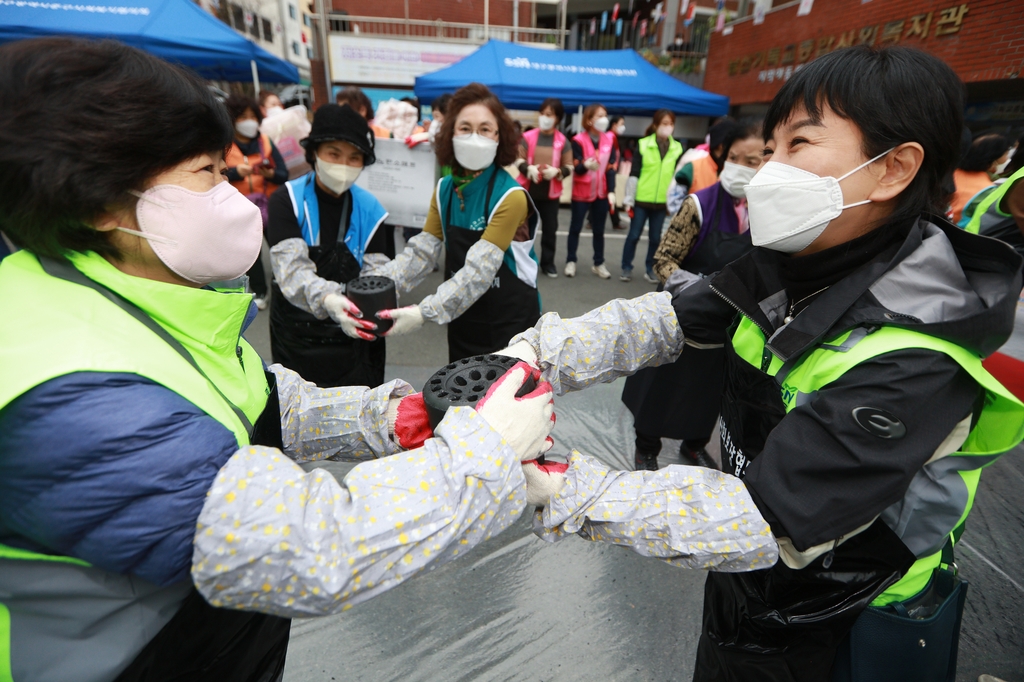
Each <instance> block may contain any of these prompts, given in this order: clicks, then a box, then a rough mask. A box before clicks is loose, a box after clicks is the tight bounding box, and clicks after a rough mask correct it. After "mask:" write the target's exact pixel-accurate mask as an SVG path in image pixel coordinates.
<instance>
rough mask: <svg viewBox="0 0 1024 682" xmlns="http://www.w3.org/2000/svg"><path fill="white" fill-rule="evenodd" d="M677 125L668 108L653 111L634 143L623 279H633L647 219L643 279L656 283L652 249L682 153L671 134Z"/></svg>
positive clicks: (626, 200) (626, 201)
mask: <svg viewBox="0 0 1024 682" xmlns="http://www.w3.org/2000/svg"><path fill="white" fill-rule="evenodd" d="M675 127H676V115H675V114H673V113H672V112H671V111H669V110H668V109H659V110H658V111H656V112H654V120H653V121H652V122H651V125H650V126H649V127H648V128H647V136H646V137H644V138H642V139H641V140H640V142H639V143H637V155H638V156H639V157H640V158H639V159H637V160H636V161H635V163H633V167H632V169H631V170H630V173H629V180H628V181H627V182H626V195H625V197H624V198H623V200H622V206H623V207H624V208H626V209H628V211H629V215H630V224H629V235H628V236H627V237H626V245H625V246H624V247H623V249H622V275H621V276H620V277H619V279H620V280H622V281H623V282H628V281H630V280H631V279H633V256H634V254H635V253H636V245H637V242H639V241H640V235H641V234H643V231H644V224H645V223H646V222H648V221H650V224H651V229H650V232H649V238H648V245H647V258H646V260H645V261H644V265H645V271H644V279H645V280H646V281H648V282H650V283H651V284H657V283H658V280H657V278H656V277H655V276H654V271H653V269H652V268H653V267H654V252H655V251H657V250H658V243H659V242H660V241H661V228H662V225H663V224H664V223H665V213H666V208H665V201H666V200H667V198H668V186H669V183H671V182H672V174H673V173H674V172H675V169H676V162H677V161H679V157H681V156H682V155H683V145H681V144H679V142H678V141H677V140H675V139H674V138H673V137H672V132H673V131H674V130H675Z"/></svg>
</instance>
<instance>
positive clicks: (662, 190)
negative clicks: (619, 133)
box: [636, 135, 683, 204]
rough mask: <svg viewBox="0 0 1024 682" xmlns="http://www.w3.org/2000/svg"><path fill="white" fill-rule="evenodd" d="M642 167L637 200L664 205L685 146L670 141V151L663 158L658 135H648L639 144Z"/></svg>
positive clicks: (672, 140)
mask: <svg viewBox="0 0 1024 682" xmlns="http://www.w3.org/2000/svg"><path fill="white" fill-rule="evenodd" d="M638 145H639V149H638V151H639V152H640V162H641V163H642V164H643V166H641V171H640V177H639V179H638V180H637V185H636V200H637V201H639V202H642V203H646V204H664V203H665V201H666V200H667V199H668V186H669V183H671V182H672V178H673V176H674V175H675V172H676V162H677V161H679V157H680V156H682V155H683V145H681V144H679V143H678V142H677V141H676V140H674V139H670V140H669V143H668V151H667V152H665V157H664V158H662V156H661V151H659V150H658V138H657V136H656V135H648V136H647V137H645V138H643V139H641V140H640V142H639V143H638Z"/></svg>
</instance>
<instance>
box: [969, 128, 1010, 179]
mask: <svg viewBox="0 0 1024 682" xmlns="http://www.w3.org/2000/svg"><path fill="white" fill-rule="evenodd" d="M1008 151H1010V140H1009V139H1007V138H1005V137H1003V136H1002V135H999V134H997V133H989V134H988V135H981V136H980V137H978V138H977V139H976V140H974V141H973V142H971V146H970V149H968V150H967V153H966V154H964V156H963V159H961V161H960V168H961V169H962V170H965V171H974V172H979V171H987V170H988V169H989V168H990V167H991V166H992V164H993V163H995V162H996V161H998V160H999V159H1000V158H1002V156H1003V154H1005V153H1006V152H1008Z"/></svg>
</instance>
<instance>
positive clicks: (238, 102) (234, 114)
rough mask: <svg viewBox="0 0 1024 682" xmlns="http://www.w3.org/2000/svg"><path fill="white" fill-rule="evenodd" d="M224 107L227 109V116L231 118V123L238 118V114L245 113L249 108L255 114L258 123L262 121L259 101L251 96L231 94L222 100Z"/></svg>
mask: <svg viewBox="0 0 1024 682" xmlns="http://www.w3.org/2000/svg"><path fill="white" fill-rule="evenodd" d="M224 108H225V109H227V110H228V117H229V118H230V119H231V123H232V125H234V123H235V121H237V120H238V117H239V116H241V115H242V114H244V113H245V110H246V109H249V110H251V111H252V113H253V114H255V115H256V120H257V121H258V122H259V123H263V112H261V111H260V105H259V103H258V102H257V101H256V100H254V99H253V98H252V97H248V96H246V95H231V96H229V97H228V98H227V99H226V100H224Z"/></svg>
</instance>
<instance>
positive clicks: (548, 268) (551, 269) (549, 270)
mask: <svg viewBox="0 0 1024 682" xmlns="http://www.w3.org/2000/svg"><path fill="white" fill-rule="evenodd" d="M540 269H541V270H543V271H544V274H545V275H547V276H548V277H550V278H551V279H556V278H557V277H558V268H556V267H555V266H554V265H553V264H552V265H542V266H541V268H540Z"/></svg>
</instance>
